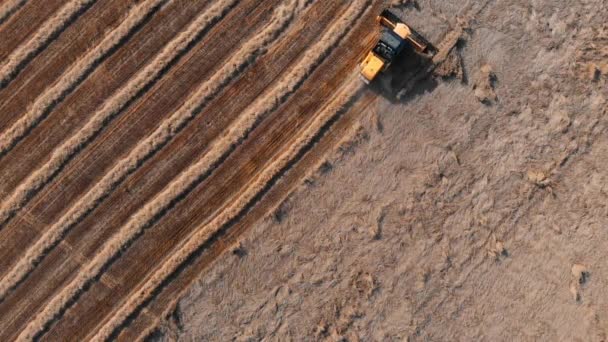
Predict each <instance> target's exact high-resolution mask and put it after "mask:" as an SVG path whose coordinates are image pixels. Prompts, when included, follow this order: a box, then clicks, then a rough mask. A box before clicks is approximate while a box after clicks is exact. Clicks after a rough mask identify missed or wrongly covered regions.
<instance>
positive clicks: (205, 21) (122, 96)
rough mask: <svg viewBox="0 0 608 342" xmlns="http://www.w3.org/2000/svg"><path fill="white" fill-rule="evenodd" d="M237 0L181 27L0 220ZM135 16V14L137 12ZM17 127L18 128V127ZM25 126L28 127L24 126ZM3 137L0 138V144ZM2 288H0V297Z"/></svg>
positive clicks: (31, 179) (19, 192) (5, 207)
mask: <svg viewBox="0 0 608 342" xmlns="http://www.w3.org/2000/svg"><path fill="white" fill-rule="evenodd" d="M162 1H163V0H151V2H146V3H144V4H143V6H144V7H145V6H146V5H148V6H149V9H152V8H154V7H156V6H158V5H159V4H160V3H161V2H162ZM236 1H237V0H223V1H219V2H218V3H217V4H214V5H212V7H211V8H209V11H208V12H205V13H203V14H201V16H199V17H198V18H197V19H196V20H195V21H194V22H193V23H192V24H191V25H190V26H189V27H188V28H187V29H186V30H185V31H183V32H182V33H180V35H179V36H178V37H177V38H176V39H175V40H173V41H171V42H170V43H169V44H168V45H166V46H165V47H164V48H163V50H162V51H161V52H160V53H159V54H158V55H157V56H156V57H155V58H154V60H153V61H152V62H151V63H150V64H148V65H147V66H146V67H145V68H144V69H143V70H142V71H140V72H139V73H138V74H137V75H136V76H135V77H134V78H133V79H131V80H129V82H128V83H127V84H126V85H125V86H123V88H121V89H120V90H119V91H118V92H117V93H116V94H114V95H113V96H112V97H111V98H109V99H108V100H106V101H105V102H104V104H103V105H102V106H101V108H99V109H98V110H97V111H96V112H95V113H94V114H93V116H92V117H91V118H90V119H89V121H88V122H87V123H86V124H85V126H84V127H83V128H81V129H80V130H79V131H78V132H77V133H76V134H74V135H73V136H72V137H70V138H69V139H68V140H67V141H65V142H63V143H62V144H61V145H60V146H59V147H58V148H56V149H55V151H53V153H52V155H51V157H50V159H49V160H48V161H47V162H46V163H45V164H44V165H43V166H42V167H41V168H39V169H38V170H36V171H34V172H33V173H32V174H30V175H29V176H28V177H27V178H26V179H25V181H24V182H23V183H22V184H21V185H19V186H18V187H17V189H16V190H15V191H14V192H13V193H12V194H11V195H10V196H9V197H8V199H6V200H5V201H4V202H3V203H2V205H1V206H0V222H5V221H6V220H7V219H8V218H9V217H10V216H11V215H13V214H14V213H15V212H16V211H17V210H19V209H20V208H21V207H22V206H23V205H24V204H25V203H26V202H27V200H28V199H29V198H31V197H32V196H33V194H34V193H35V192H37V191H39V190H40V188H41V187H42V186H44V185H45V184H46V183H48V181H49V180H50V179H51V178H52V177H53V176H54V175H56V173H57V172H58V171H59V170H60V169H61V168H62V167H63V166H64V165H65V164H66V163H67V162H68V161H69V160H70V159H71V158H73V157H74V155H75V154H76V153H78V151H80V150H81V149H83V148H84V147H85V145H86V144H88V143H89V142H90V141H91V140H92V139H94V138H95V136H96V135H97V134H98V133H99V131H100V130H101V129H103V128H104V127H105V126H107V125H108V123H109V121H110V120H112V119H113V118H114V117H115V116H116V115H118V114H119V113H120V112H121V111H122V110H123V109H124V108H125V107H126V106H127V105H128V104H129V103H131V102H132V101H133V100H134V98H136V97H139V96H141V95H142V91H145V90H146V88H147V87H149V86H150V85H151V84H152V83H153V82H155V81H157V80H158V77H159V76H161V75H162V74H163V73H164V72H166V68H167V67H168V66H170V65H171V64H172V63H173V62H174V61H175V59H177V58H179V57H181V56H182V55H183V54H184V53H185V52H187V50H189V49H190V48H191V43H192V41H194V40H195V39H197V37H198V36H199V35H200V34H201V33H202V32H203V31H204V30H205V29H207V28H208V26H209V25H212V24H214V23H215V22H217V20H219V19H220V18H221V17H222V16H223V15H225V14H226V13H227V10H228V9H229V8H230V7H231V6H232V5H233V4H234V3H235V2H236ZM138 17H139V16H138ZM20 129H21V128H19V130H20ZM28 130H29V129H28ZM2 141H3V139H1V138H0V147H1V146H3V145H2ZM2 290H3V288H0V298H1V297H3V294H4V292H3V291H2Z"/></svg>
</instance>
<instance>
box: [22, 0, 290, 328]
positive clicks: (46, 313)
mask: <svg viewBox="0 0 608 342" xmlns="http://www.w3.org/2000/svg"><path fill="white" fill-rule="evenodd" d="M297 5H298V1H296V0H293V1H291V2H289V3H288V4H287V5H285V6H280V7H279V8H277V10H276V12H275V19H273V20H272V21H271V23H270V24H269V25H268V26H267V27H266V28H265V29H264V30H263V31H262V32H261V33H260V34H259V36H260V38H262V42H264V41H267V40H269V41H270V40H272V39H274V38H276V34H277V33H278V32H280V31H281V30H282V29H284V28H285V26H286V25H287V24H288V23H289V22H290V21H291V20H292V18H293V15H294V14H295V11H296V6H297ZM252 41H257V40H256V39H253V40H252ZM258 43H259V42H258ZM134 221H135V222H137V221H138V219H137V218H136V219H135V220H134ZM135 229H137V227H135ZM127 234H129V233H127ZM121 235H122V234H121ZM121 235H118V236H116V239H112V240H110V241H109V242H107V243H106V244H105V245H104V247H103V249H102V251H101V252H99V253H98V255H97V256H96V257H95V258H94V259H93V260H92V261H91V262H90V263H89V265H88V266H87V267H86V269H85V270H84V271H83V272H81V273H79V274H77V276H76V278H75V279H73V280H72V281H71V282H70V284H69V285H68V286H67V287H65V288H63V289H62V291H61V292H60V293H58V294H57V295H56V296H55V297H53V298H52V299H51V301H50V303H48V304H47V305H46V306H45V308H44V310H43V311H42V312H40V313H39V314H38V315H36V317H35V318H34V320H32V321H31V322H30V323H29V324H28V325H27V326H26V327H25V329H24V330H23V331H22V332H21V333H20V334H19V336H18V338H17V339H18V340H22V339H25V340H29V339H32V338H38V337H40V336H41V335H42V334H43V333H44V332H45V330H47V329H48V328H49V327H50V326H51V325H52V324H53V323H54V321H56V320H57V319H59V318H60V316H61V315H62V314H63V312H64V311H65V310H66V309H67V306H70V303H71V302H72V301H73V300H74V299H75V297H77V296H78V295H79V293H80V292H81V291H83V287H85V286H86V284H87V283H89V282H90V281H91V280H92V278H94V277H96V276H97V274H98V272H99V271H100V270H101V269H102V268H103V266H104V265H105V264H106V263H107V261H108V259H110V258H112V257H113V255H114V254H115V253H116V252H118V251H119V250H120V249H121V248H122V241H123V239H124V237H123V236H121Z"/></svg>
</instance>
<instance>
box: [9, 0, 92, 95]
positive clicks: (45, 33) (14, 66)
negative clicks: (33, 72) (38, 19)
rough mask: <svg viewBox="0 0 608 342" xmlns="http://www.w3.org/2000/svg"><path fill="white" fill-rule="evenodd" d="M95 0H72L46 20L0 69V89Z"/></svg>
mask: <svg viewBox="0 0 608 342" xmlns="http://www.w3.org/2000/svg"><path fill="white" fill-rule="evenodd" d="M95 1H96V0H72V1H71V2H68V3H67V4H65V5H64V6H63V7H61V8H60V9H59V12H57V14H55V15H54V16H53V17H51V18H50V19H49V20H47V21H46V22H45V23H44V24H42V26H41V27H40V28H39V29H38V31H36V33H35V34H34V35H33V36H32V38H30V39H29V40H28V41H27V42H26V43H24V44H22V45H21V46H19V47H17V49H16V50H15V51H13V52H12V53H11V54H10V55H9V56H8V57H7V58H6V59H5V61H4V63H3V64H2V66H1V67H0V88H4V87H6V85H7V84H8V83H9V82H10V81H12V80H13V78H14V77H15V76H16V75H17V74H18V73H19V72H20V71H21V70H22V69H23V68H24V67H25V65H26V64H27V63H29V62H30V61H31V60H32V59H33V58H34V56H36V55H37V54H38V53H40V51H42V50H43V49H45V48H46V47H47V46H48V44H50V42H51V41H53V40H54V39H56V38H57V37H58V36H59V35H60V34H61V33H62V32H63V30H65V29H66V28H67V27H68V26H69V25H71V24H72V23H73V22H74V21H76V19H77V18H78V17H79V16H80V15H81V14H82V13H84V12H85V11H86V10H87V9H89V7H90V6H91V5H92V4H93V3H94V2H95Z"/></svg>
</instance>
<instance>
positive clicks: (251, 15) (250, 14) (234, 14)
mask: <svg viewBox="0 0 608 342" xmlns="http://www.w3.org/2000/svg"><path fill="white" fill-rule="evenodd" d="M272 4H273V3H272V2H267V3H265V6H256V5H255V4H252V3H249V4H248V5H247V6H240V7H237V8H236V9H234V10H233V11H231V13H230V15H229V16H227V17H226V19H225V20H223V21H222V23H221V24H218V27H217V28H214V29H213V30H212V31H211V32H210V33H209V34H208V38H207V37H206V38H205V39H204V40H203V41H202V42H207V41H218V39H214V37H215V38H217V37H216V36H217V34H220V35H221V33H222V32H224V31H225V27H226V26H228V27H230V25H234V22H235V21H238V20H240V19H239V18H242V17H243V16H247V18H248V24H249V27H248V28H247V27H242V28H239V29H238V30H234V31H233V32H236V33H237V36H238V40H236V39H237V38H235V39H232V40H233V43H230V44H233V45H234V46H237V45H238V43H239V41H240V40H245V39H248V37H247V33H248V32H250V31H251V30H252V29H255V28H256V27H257V26H259V25H260V24H261V23H262V20H263V19H265V16H266V15H267V14H266V13H268V8H271V7H272ZM254 9H255V10H254ZM262 14H263V15H262ZM268 15H269V14H268ZM227 20H228V22H226V21H227ZM248 30H249V31H248ZM228 42H230V40H226V39H223V40H222V43H213V44H209V46H210V47H211V48H212V49H215V51H218V52H217V53H215V55H214V57H213V60H214V61H215V62H218V61H222V58H223V57H222V55H221V54H219V53H222V54H225V55H228V54H229V53H231V51H224V49H221V51H220V49H219V47H226V44H227V43H228ZM206 46H207V44H202V46H200V47H197V50H198V57H197V58H193V60H192V61H191V62H190V63H188V64H187V65H186V66H187V69H188V70H197V71H196V73H197V74H199V73H200V75H199V76H197V77H199V78H200V77H203V76H205V77H206V73H210V72H211V71H212V70H213V66H214V64H213V63H211V61H205V62H204V63H196V64H194V63H195V62H196V60H197V59H200V58H203V56H209V53H206V52H205V51H204V50H205V49H204V48H205V47H206ZM190 57H192V56H190ZM199 65H203V68H202V69H201V68H200V67H199ZM197 68H199V69H197ZM176 73H177V74H179V73H178V72H176ZM181 74H182V76H183V75H185V74H186V73H185V72H182V73H181ZM187 74H188V75H191V72H188V73H187ZM201 75H202V76H201ZM182 76H179V75H175V73H173V76H172V78H171V80H172V81H170V82H167V86H168V87H169V88H170V89H168V90H169V91H167V90H163V89H159V88H156V89H155V90H154V91H153V93H156V94H157V95H160V94H164V95H165V97H171V100H170V101H174V102H173V103H172V104H171V105H170V106H169V107H167V106H166V105H165V103H166V101H167V100H164V102H161V104H163V105H162V107H161V108H160V110H161V111H159V110H158V109H155V105H151V107H150V108H146V106H148V104H150V103H157V102H158V101H157V96H156V95H154V94H152V95H150V96H151V98H150V99H145V98H143V99H141V102H142V103H145V106H143V107H142V108H140V107H141V106H138V107H136V108H135V109H136V111H134V112H132V113H131V114H132V116H134V117H136V118H137V120H140V116H142V115H143V116H145V115H144V114H146V115H147V113H146V112H156V114H153V115H156V116H159V115H162V114H163V111H165V110H170V109H171V108H176V107H177V104H178V103H180V104H181V101H182V100H179V99H178V100H174V99H173V98H174V97H176V98H180V97H185V96H186V95H187V94H188V93H189V92H190V91H188V90H186V91H185V92H184V94H179V92H177V93H176V94H173V96H172V94H171V91H173V92H175V89H173V90H171V84H174V82H178V83H180V84H181V83H183V82H186V83H190V84H191V85H190V86H189V87H191V88H192V89H194V88H195V87H196V86H197V82H198V79H197V78H194V80H195V81H196V82H194V83H193V82H192V81H193V79H185V80H181V81H180V79H179V78H178V77H182ZM187 77H189V78H190V77H192V76H187ZM161 83H162V82H161ZM167 93H168V95H167ZM177 101H179V102H177ZM172 106H175V107H172ZM132 109H133V108H132ZM138 112H141V113H138ZM140 114H142V115H140ZM161 117H162V116H161ZM121 119H122V118H121ZM118 121H120V120H118ZM145 121H146V122H145V124H146V125H149V126H150V127H149V128H148V130H149V131H150V132H151V131H152V130H153V129H154V128H156V124H155V122H157V121H158V119H154V118H152V119H151V120H145ZM148 121H152V122H151V123H150V122H148ZM130 124H131V125H132V126H136V127H137V129H139V127H140V125H139V124H138V123H137V122H135V123H130ZM116 125H117V127H116V128H122V129H124V127H125V126H127V125H124V124H123V123H120V122H117V123H116ZM127 127H128V126H127ZM104 134H107V136H111V137H112V139H113V140H112V141H111V144H118V145H117V147H118V146H120V147H121V148H122V147H123V145H127V147H128V146H129V145H133V144H135V143H137V142H138V140H139V138H136V139H135V140H134V141H131V142H129V141H126V142H121V141H119V140H120V139H117V140H118V141H114V138H116V137H117V135H116V134H115V133H114V132H105V133H104ZM136 135H140V136H142V137H145V136H146V135H147V133H146V132H145V131H144V132H138V133H137V134H136ZM118 136H119V137H120V136H124V138H125V139H129V138H130V137H132V136H133V134H127V132H121V133H120V134H118ZM98 140H99V139H98ZM97 142H98V141H97ZM98 143H99V145H101V146H102V147H103V148H104V149H105V148H106V146H107V145H108V144H102V143H101V142H98ZM117 149H118V148H112V147H111V146H110V147H109V148H108V150H107V151H105V153H106V154H107V156H106V157H102V158H101V159H102V160H103V162H104V163H108V165H109V166H111V165H110V163H111V162H112V158H113V157H114V158H115V157H116V156H115V152H116V150H117ZM126 152H128V149H126V148H125V153H126ZM92 154H93V155H95V156H97V153H92ZM119 155H120V152H119ZM106 159H108V160H106ZM83 163H84V164H86V165H89V164H91V163H87V162H86V161H83ZM93 169H95V170H97V168H96V167H95V166H93ZM105 169H106V168H105V167H101V168H100V169H99V171H103V170H105ZM64 173H65V172H64ZM64 173H62V175H63V174H64ZM80 173H81V175H80V176H82V173H83V172H80ZM84 173H85V174H86V173H87V172H86V170H85V172H84ZM102 175H103V174H101V175H100V176H102ZM84 177H85V178H88V176H84ZM70 181H71V179H70ZM80 186H81V188H80V189H79V190H76V191H71V192H70V193H72V192H74V194H70V195H72V196H77V194H78V193H82V191H83V190H86V184H85V185H84V186H85V188H84V189H83V188H82V186H83V185H80ZM67 196H68V194H63V193H61V192H60V195H59V196H58V197H63V198H65V197H67ZM55 197H57V196H56V194H54V193H53V192H52V191H51V193H50V194H49V199H50V198H53V199H54V198H55ZM68 202H69V201H68ZM68 204H69V203H65V205H68ZM41 207H44V208H46V207H48V205H47V203H42V204H41ZM26 213H28V216H30V215H31V214H30V213H31V209H30V210H27V211H26ZM20 216H21V215H20ZM20 216H18V217H17V218H16V219H15V220H13V221H12V222H11V225H9V226H8V227H7V228H11V229H10V230H11V231H13V232H15V234H13V235H11V236H8V237H6V241H7V242H6V243H7V246H6V247H7V248H0V251H1V252H0V253H2V257H1V258H0V260H2V259H4V260H9V259H15V258H18V257H19V256H20V254H21V252H22V248H24V247H23V246H24V245H25V246H27V243H28V241H23V239H21V242H19V241H15V240H19V236H18V234H17V233H18V232H20V231H19V230H18V229H19V228H20V225H19V222H21V223H23V220H22V219H21V217H20ZM36 216H37V215H36ZM24 219H25V217H24ZM15 222H17V223H15ZM13 223H14V224H13ZM11 246H17V247H18V248H19V249H18V250H17V249H14V250H13V251H8V252H7V251H6V250H7V249H11ZM19 246H22V247H19ZM60 247H61V248H60V249H59V250H60V251H61V250H63V249H65V248H64V247H69V244H68V245H65V246H63V245H60ZM68 250H70V251H71V250H72V248H71V247H69V248H68ZM76 252H77V253H78V251H76ZM70 253H71V252H70ZM85 254H86V253H85ZM81 259H83V258H81ZM46 268H47V267H43V271H44V269H46ZM50 268H53V267H50ZM61 269H62V271H63V270H65V269H66V267H62V268H61ZM52 276H53V277H56V276H57V272H55V273H53V274H52ZM44 291H45V290H44V288H38V289H35V290H28V292H29V293H35V296H34V297H35V298H36V299H35V301H38V302H42V301H43V300H44V298H45V297H40V296H42V295H41V294H40V293H41V292H44ZM20 297H22V296H21V295H17V296H14V295H11V297H10V300H8V301H9V302H10V303H9V304H7V303H4V305H2V303H1V302H0V305H1V306H2V307H3V309H2V310H8V311H15V310H17V309H15V307H16V305H19V302H18V301H19V298H20ZM30 297H32V295H30ZM15 301H17V303H15ZM11 307H12V308H13V309H11ZM28 310H31V308H30V309H28ZM0 325H2V322H0ZM4 325H6V324H4Z"/></svg>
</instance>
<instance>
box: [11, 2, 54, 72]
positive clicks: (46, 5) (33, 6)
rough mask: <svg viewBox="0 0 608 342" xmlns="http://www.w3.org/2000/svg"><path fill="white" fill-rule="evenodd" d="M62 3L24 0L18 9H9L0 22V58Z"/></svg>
mask: <svg viewBox="0 0 608 342" xmlns="http://www.w3.org/2000/svg"><path fill="white" fill-rule="evenodd" d="M9 1H10V2H17V1H19V0H9ZM7 2H8V1H7ZM62 3H63V1H62V0H49V1H44V2H41V1H26V2H25V3H24V4H23V6H20V7H19V10H17V11H14V12H12V13H10V10H9V13H10V14H9V13H7V14H8V16H6V17H5V19H4V21H3V22H2V23H1V24H0V60H4V59H5V58H6V56H8V55H9V54H10V53H11V52H12V51H14V50H15V49H16V48H17V47H18V46H19V44H21V43H22V42H23V41H25V40H26V39H27V38H28V37H29V36H31V35H32V34H33V33H34V32H35V31H36V29H37V28H38V27H40V26H41V25H42V23H44V21H45V20H47V19H48V18H49V17H50V16H51V15H52V14H53V13H55V12H57V10H58V9H59V7H60V6H61V5H62ZM10 7H12V5H11V6H10ZM7 9H9V7H7ZM0 65H1V63H0Z"/></svg>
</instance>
